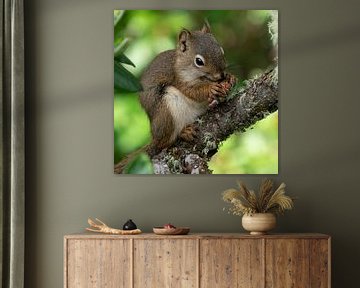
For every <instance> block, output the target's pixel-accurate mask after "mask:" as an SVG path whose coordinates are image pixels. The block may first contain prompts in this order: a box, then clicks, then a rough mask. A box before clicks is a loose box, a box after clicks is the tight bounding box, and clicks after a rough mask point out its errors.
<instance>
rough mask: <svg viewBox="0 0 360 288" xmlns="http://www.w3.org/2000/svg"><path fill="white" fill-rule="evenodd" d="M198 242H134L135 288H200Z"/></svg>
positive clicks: (176, 240)
mask: <svg viewBox="0 0 360 288" xmlns="http://www.w3.org/2000/svg"><path fill="white" fill-rule="evenodd" d="M196 246H197V241H196V240H192V239H171V238H170V239H159V240H156V239H150V240H135V241H134V271H136V273H135V274H134V288H155V287H164V288H165V287H178V288H181V287H188V288H196V287H197V267H196V266H197V264H196V263H197V261H196V259H197V254H196V251H197V247H196Z"/></svg>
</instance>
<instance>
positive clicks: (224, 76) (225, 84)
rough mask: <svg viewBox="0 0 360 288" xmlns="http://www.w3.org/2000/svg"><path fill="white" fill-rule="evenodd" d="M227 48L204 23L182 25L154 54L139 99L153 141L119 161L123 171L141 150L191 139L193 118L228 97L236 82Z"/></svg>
mask: <svg viewBox="0 0 360 288" xmlns="http://www.w3.org/2000/svg"><path fill="white" fill-rule="evenodd" d="M225 68H226V60H225V57H224V50H223V48H222V47H221V46H220V45H219V43H218V42H217V41H216V39H215V37H214V36H213V34H211V30H210V26H209V24H208V23H207V22H206V23H205V24H204V26H203V27H202V29H201V30H199V31H192V32H190V31H189V30H187V29H183V30H182V31H181V32H180V34H179V37H178V44H177V48H176V49H173V50H167V51H164V52H162V53H160V54H159V55H157V56H156V57H155V59H154V60H153V61H152V62H151V63H150V65H149V66H148V68H147V69H146V70H145V71H144V73H143V75H142V77H141V80H140V82H141V85H142V87H143V90H142V91H141V92H140V103H141V105H142V107H143V108H144V110H145V111H146V113H147V115H148V117H149V119H150V123H151V136H152V141H151V143H150V144H148V145H146V146H144V147H143V148H141V149H139V150H137V151H135V152H133V153H131V154H129V155H128V156H127V157H125V159H124V160H122V161H121V162H119V163H118V164H116V165H115V168H114V172H115V173H117V174H121V173H123V170H124V168H125V167H126V165H127V164H128V163H129V162H130V161H131V160H132V159H133V158H134V157H135V156H136V155H137V154H139V153H141V152H146V153H147V154H149V155H150V156H152V155H156V154H157V153H159V152H160V151H161V150H162V149H164V148H166V147H169V146H170V145H172V144H173V143H174V142H175V140H176V139H177V138H178V137H180V138H181V139H183V140H185V141H193V140H194V137H195V136H196V131H195V128H194V125H193V122H194V121H195V120H196V118H198V117H199V116H200V115H201V114H203V113H204V112H206V110H207V109H209V107H210V108H212V107H214V106H215V105H217V104H218V102H219V101H221V100H222V99H224V98H225V97H226V95H227V93H228V92H229V90H230V89H231V88H232V86H233V85H234V84H235V82H236V78H235V77H234V76H233V75H231V74H228V73H226V72H225Z"/></svg>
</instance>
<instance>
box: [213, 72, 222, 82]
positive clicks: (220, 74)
mask: <svg viewBox="0 0 360 288" xmlns="http://www.w3.org/2000/svg"><path fill="white" fill-rule="evenodd" d="M214 78H215V80H216V81H218V80H222V79H224V78H225V72H220V73H216V74H214Z"/></svg>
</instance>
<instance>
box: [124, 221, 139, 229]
mask: <svg viewBox="0 0 360 288" xmlns="http://www.w3.org/2000/svg"><path fill="white" fill-rule="evenodd" d="M135 229H137V226H136V224H135V223H134V222H133V221H132V220H131V219H129V220H128V221H127V222H126V223H125V224H124V226H123V230H135Z"/></svg>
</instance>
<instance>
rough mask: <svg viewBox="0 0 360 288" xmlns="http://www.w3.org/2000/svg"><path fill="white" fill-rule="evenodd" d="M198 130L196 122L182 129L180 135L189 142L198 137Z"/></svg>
mask: <svg viewBox="0 0 360 288" xmlns="http://www.w3.org/2000/svg"><path fill="white" fill-rule="evenodd" d="M196 132H197V130H196V128H195V126H194V124H189V125H186V126H185V127H184V128H183V129H182V130H181V133H180V136H179V137H180V138H181V139H183V140H185V141H187V142H192V141H194V139H195V138H196Z"/></svg>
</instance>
